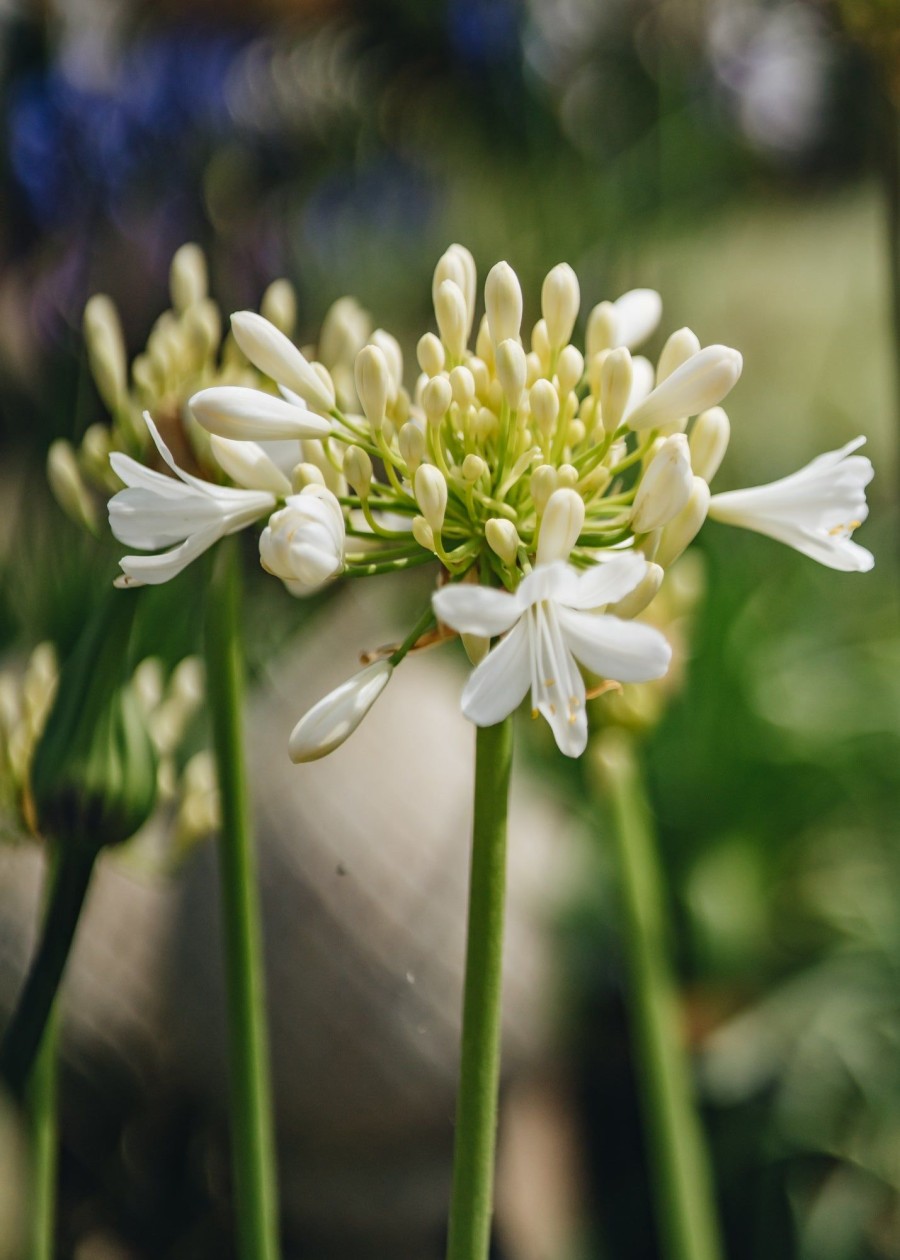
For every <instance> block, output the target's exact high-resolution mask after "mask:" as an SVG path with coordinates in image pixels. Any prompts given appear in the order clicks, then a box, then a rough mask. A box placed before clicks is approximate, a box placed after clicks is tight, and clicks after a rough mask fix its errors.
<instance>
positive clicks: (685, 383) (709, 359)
mask: <svg viewBox="0 0 900 1260" xmlns="http://www.w3.org/2000/svg"><path fill="white" fill-rule="evenodd" d="M742 366H743V360H742V359H741V356H740V354H739V353H738V352H737V350H732V349H731V348H730V347H729V346H707V347H706V349H705V350H701V351H700V352H699V353H698V354H695V355H692V356H691V358H690V359H688V360H687V361H686V362H685V363H682V365H681V367H678V368H676V369H675V371H674V372H673V373H672V374H671V376H668V377H666V379H665V380H664V381H663V382H662V384H661V385H657V386H656V388H655V389H653V390H651V391H650V393H649V394H648V395H647V397H646V398H645V399H644V401H643V402H642V403H641V404H640V406H638V407H637V408H636V409H635V410H634V411H632V412H631V413H630V414H629V415H628V416H627V421H628V424H629V427H630V428H632V429H634V430H636V431H637V432H640V431H642V430H645V429H659V428H661V427H662V426H663V425H666V424H671V423H673V422H674V421H676V420H680V419H682V418H683V417H684V416H695V415H697V414H698V412H701V411H705V410H706V409H707V408H708V407H714V406H715V404H716V403H718V402H721V400H722V399H723V398H724V397H725V395H726V394H727V393H728V392H729V390H731V389H732V388H733V386H734V385H735V383H736V382H737V379H738V377H739V376H740V374H741V368H742Z"/></svg>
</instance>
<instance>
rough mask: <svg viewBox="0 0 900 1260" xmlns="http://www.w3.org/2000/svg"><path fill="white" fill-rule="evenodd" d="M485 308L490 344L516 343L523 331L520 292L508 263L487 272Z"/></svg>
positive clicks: (497, 264) (499, 263)
mask: <svg viewBox="0 0 900 1260" xmlns="http://www.w3.org/2000/svg"><path fill="white" fill-rule="evenodd" d="M484 306H485V312H486V315H487V322H488V328H489V329H490V336H491V341H492V342H493V344H494V345H495V346H499V345H500V343H501V341H510V340H512V341H517V340H518V338H519V333H520V331H521V328H522V289H521V287H520V285H519V280H518V277H517V276H516V273H515V272H514V271H513V269H512V267H510V265H509V263H507V262H498V263H496V264H495V265H494V266H493V267H492V268H491V269H490V271H489V272H488V275H487V279H486V280H485V282H484ZM478 353H479V354H481V351H480V350H479V352H478ZM481 357H482V358H484V356H483V355H482V356H481Z"/></svg>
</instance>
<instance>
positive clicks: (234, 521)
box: [109, 412, 276, 586]
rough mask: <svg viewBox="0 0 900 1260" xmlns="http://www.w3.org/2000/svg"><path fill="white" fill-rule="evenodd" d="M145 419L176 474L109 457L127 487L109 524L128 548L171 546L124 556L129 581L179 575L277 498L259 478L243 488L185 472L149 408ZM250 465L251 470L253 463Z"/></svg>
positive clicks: (111, 509) (146, 582) (165, 579)
mask: <svg viewBox="0 0 900 1260" xmlns="http://www.w3.org/2000/svg"><path fill="white" fill-rule="evenodd" d="M144 420H145V421H146V424H147V428H148V429H149V431H150V436H151V437H152V439H153V442H154V444H155V446H156V449H157V450H158V451H159V453H160V456H161V457H162V459H163V461H164V462H165V463H166V464H167V465H168V467H169V468H170V469H171V470H172V472H173V473H174V474H175V476H174V477H169V476H167V475H166V474H165V473H161V472H156V471H155V470H154V469H152V468H147V467H145V466H144V465H143V464H139V463H138V462H137V460H134V459H132V458H131V456H129V455H123V454H121V453H119V452H114V453H113V454H112V455H110V457H109V462H110V464H111V465H112V468H113V471H114V472H115V473H116V475H117V476H118V477H120V478H121V480H122V481H124V482H125V486H126V489H124V490H120V491H119V492H118V494H115V495H114V496H113V497H112V499H110V502H109V524H110V528H111V529H112V532H113V534H114V535H115V536H116V538H118V540H119V542H121V543H124V544H125V546H126V547H138V548H139V549H140V550H142V551H157V552H159V548H161V547H165V548H169V550H166V551H162V552H159V554H157V555H146V556H123V557H122V559H121V560H120V562H119V563H120V565H121V567H122V571H123V573H124V575H125V579H126V580H127V582H128V584H129V585H141V586H143V585H148V586H155V585H158V584H159V583H161V582H168V581H169V579H170V578H173V577H175V576H176V574H178V573H180V572H181V571H182V569H184V568H186V567H187V566H188V565H189V564H190V563H191V561H192V560H196V558H197V557H198V556H199V555H202V553H203V552H204V551H206V550H208V549H209V548H210V547H211V546H212V545H213V543H215V542H218V540H219V539H220V538H224V537H225V535H226V534H233V533H236V532H237V531H238V530H240V529H244V528H245V527H246V526H247V525H252V524H253V522H254V521H258V520H259V519H260V517H263V516H265V515H266V514H267V513H269V512H271V511H272V508H273V507H274V506H275V503H276V499H275V495H274V494H272V493H271V492H270V491H269V490H268V489H265V488H260V487H259V481H257V482H256V485H255V486H253V485H250V484H249V483H245V484H248V488H247V489H240V488H234V487H231V486H217V485H213V484H212V483H211V482H208V481H204V480H203V479H202V478H200V477H194V476H192V475H191V474H190V473H187V472H185V471H184V470H183V469H182V468H179V467H178V465H177V464H176V463H175V460H174V458H173V456H172V453H171V451H170V450H169V448H168V446H166V444H165V442H164V441H163V439H162V437H161V435H160V433H159V430H158V429H157V427H156V425H155V424H154V423H153V420H152V418H151V417H150V415H149V413H147V412H145V413H144ZM261 454H262V452H261ZM260 462H261V461H260ZM247 468H248V472H250V466H249V464H248V466H247ZM265 473H266V476H267V478H268V476H270V475H271V470H268V469H265ZM173 543H174V544H176V545H175V546H172V544H173Z"/></svg>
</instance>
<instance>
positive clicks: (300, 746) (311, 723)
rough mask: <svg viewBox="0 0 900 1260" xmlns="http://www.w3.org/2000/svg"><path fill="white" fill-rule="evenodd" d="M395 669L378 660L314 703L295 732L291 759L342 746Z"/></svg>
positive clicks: (313, 756) (299, 759)
mask: <svg viewBox="0 0 900 1260" xmlns="http://www.w3.org/2000/svg"><path fill="white" fill-rule="evenodd" d="M393 672H394V667H393V665H392V664H391V662H390V661H389V660H383V661H376V662H375V663H374V664H373V665H367V666H366V668H365V669H363V670H360V672H359V673H358V674H354V675H353V677H352V678H348V679H347V681H346V682H344V683H341V685H340V686H339V687H336V688H335V690H334V691H332V692H330V693H329V694H328V695H327V696H325V697H324V698H323V699H322V700H320V701H319V703H318V704H315V705H313V707H312V708H311V709H310V710H309V712H308V713H306V714H304V716H303V717H302V718H301V719H300V721H299V722H298V723H297V725H296V726H295V727H294V729H293V731H292V732H291V738H290V740H289V741H288V753H289V755H290V758H291V761H293V762H294V763H295V764H300V763H301V762H304V761H318V759H319V758H320V757H325V756H327V755H328V753H330V752H334V750H335V748H339V747H340V745H341V744H343V742H344V740H345V739H347V738H348V737H349V736H350V735H352V734H353V732H354V731H355V730H356V728H357V727H358V726H359V724H360V722H361V721H362V720H363V718H364V717H365V716H366V714H367V713H368V712H369V710H370V709H371V707H372V705H373V704H374V703H375V701H376V700H377V699H378V697H379V696H380V695H381V693H382V691H384V689H385V687H386V686H387V685H388V682H389V681H390V677H391V674H392V673H393Z"/></svg>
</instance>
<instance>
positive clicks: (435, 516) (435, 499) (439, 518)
mask: <svg viewBox="0 0 900 1260" xmlns="http://www.w3.org/2000/svg"><path fill="white" fill-rule="evenodd" d="M413 486H414V488H415V492H416V502H417V503H418V505H419V507H420V508H421V510H422V515H423V516H424V517H425V520H426V521H427V522H428V524H429V526H430V527H431V530H432V533H434V534H439V533H440V532H441V529H442V527H443V524H444V514H445V512H446V511H447V481H446V478H445V477H444V474H443V473H442V472H441V470H440V469H439V468H435V467H434V465H433V464H420V465H419V467H418V468H417V469H416V475H415V477H414V479H413Z"/></svg>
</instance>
